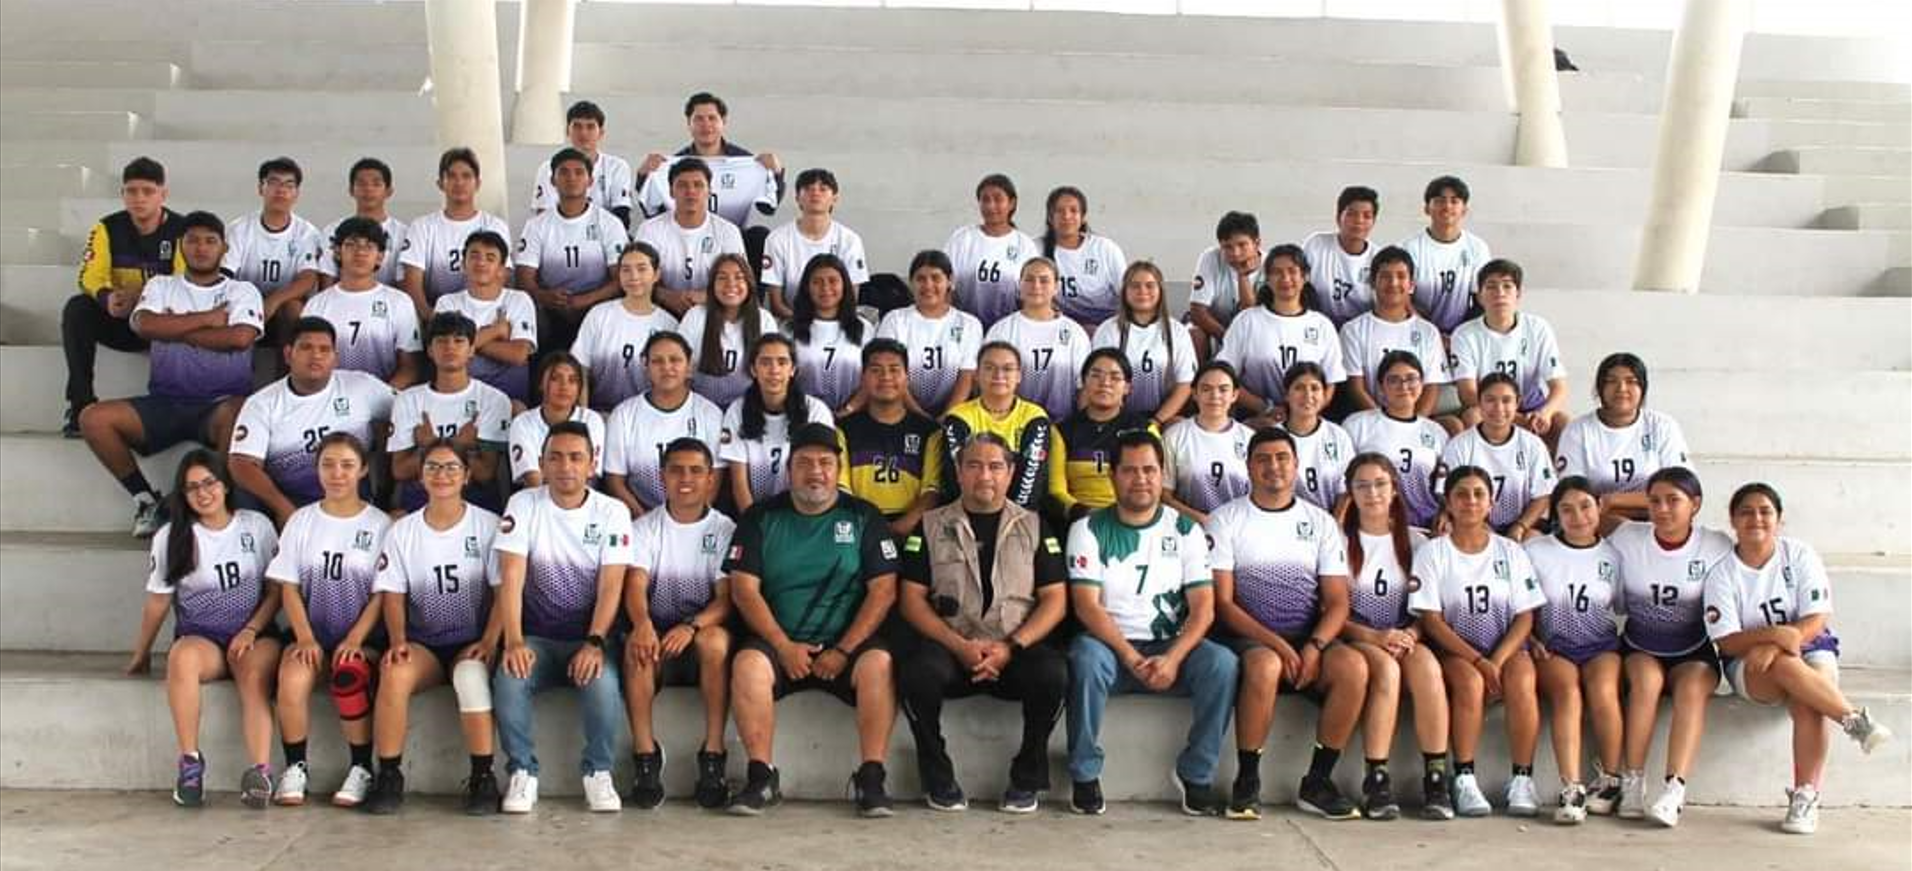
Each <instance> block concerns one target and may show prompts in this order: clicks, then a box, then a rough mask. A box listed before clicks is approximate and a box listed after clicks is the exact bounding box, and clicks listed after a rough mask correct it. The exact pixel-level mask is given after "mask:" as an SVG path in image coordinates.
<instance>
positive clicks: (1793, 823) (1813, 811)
mask: <svg viewBox="0 0 1912 871" xmlns="http://www.w3.org/2000/svg"><path fill="white" fill-rule="evenodd" d="M1779 830H1780V831H1782V832H1785V833H1787V834H1789V835H1810V834H1812V833H1813V832H1816V831H1819V790H1816V789H1813V788H1812V786H1811V785H1810V784H1808V785H1806V786H1795V787H1793V788H1792V789H1789V790H1786V818H1785V819H1784V820H1781V821H1780V823H1779Z"/></svg>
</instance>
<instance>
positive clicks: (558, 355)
mask: <svg viewBox="0 0 1912 871" xmlns="http://www.w3.org/2000/svg"><path fill="white" fill-rule="evenodd" d="M560 366H564V367H567V368H569V369H570V370H571V372H572V373H573V374H575V375H577V376H578V401H577V404H576V405H574V406H572V411H573V413H575V412H576V411H577V409H580V408H589V407H590V405H591V370H590V368H589V367H587V366H585V365H584V361H582V360H579V359H578V358H577V357H576V356H575V355H573V354H572V353H571V352H570V351H552V352H550V353H548V354H546V355H544V359H543V360H540V361H538V403H539V404H540V405H542V404H544V382H545V379H548V378H550V377H551V370H553V369H556V368H558V367H560ZM419 456H421V457H422V456H424V454H419Z"/></svg>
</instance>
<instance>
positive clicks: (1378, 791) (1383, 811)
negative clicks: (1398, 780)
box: [1361, 771, 1401, 820]
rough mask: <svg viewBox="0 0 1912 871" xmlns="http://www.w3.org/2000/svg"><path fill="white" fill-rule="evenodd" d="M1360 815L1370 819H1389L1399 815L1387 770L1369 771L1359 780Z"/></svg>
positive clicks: (1399, 810) (1399, 807) (1399, 809)
mask: <svg viewBox="0 0 1912 871" xmlns="http://www.w3.org/2000/svg"><path fill="white" fill-rule="evenodd" d="M1361 815H1362V816H1364V817H1367V818H1368V819H1371V820H1391V819H1394V818H1395V817H1398V816H1400V815H1401V805H1400V804H1399V803H1397V802H1395V800H1394V785H1393V784H1392V783H1391V782H1390V781H1389V778H1388V773H1387V772H1385V771H1370V772H1368V776H1367V777H1365V778H1363V779H1362V780H1361Z"/></svg>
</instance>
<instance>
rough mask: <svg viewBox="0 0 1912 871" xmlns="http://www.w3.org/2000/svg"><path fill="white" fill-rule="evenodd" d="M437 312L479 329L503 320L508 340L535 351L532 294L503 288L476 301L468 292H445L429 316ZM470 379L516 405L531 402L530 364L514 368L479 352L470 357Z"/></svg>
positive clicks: (535, 335) (433, 306) (535, 309)
mask: <svg viewBox="0 0 1912 871" xmlns="http://www.w3.org/2000/svg"><path fill="white" fill-rule="evenodd" d="M439 312H457V313H459V314H461V315H464V316H465V317H468V318H471V322H472V323H474V324H477V325H478V329H480V330H482V329H484V328H486V327H489V326H491V325H492V324H493V323H495V322H496V321H497V320H498V319H500V318H503V319H504V320H505V322H506V323H507V324H509V325H510V327H511V334H510V335H509V336H508V337H507V339H508V340H509V341H513V342H519V341H523V342H530V343H531V350H532V351H533V352H534V353H535V352H536V351H537V349H538V307H537V304H536V303H533V302H532V301H531V294H528V293H525V292H524V291H522V290H514V289H512V288H509V287H507V288H503V289H501V290H500V291H499V293H498V296H496V297H494V298H492V299H479V298H478V297H476V296H473V295H472V293H471V291H469V290H461V291H458V292H457V293H448V294H446V295H444V296H441V297H439V298H438V302H436V303H434V304H433V305H432V313H433V314H437V313H439ZM471 377H473V378H476V379H478V380H479V381H483V382H485V383H486V384H489V385H491V386H493V387H496V388H498V389H499V390H502V391H504V394H505V395H506V396H509V397H511V398H512V399H516V400H518V401H519V402H529V401H531V364H530V363H529V362H526V363H524V364H521V365H517V366H513V365H510V364H507V363H502V362H500V361H497V360H493V359H491V358H490V357H487V356H485V355H484V353H483V352H482V351H481V352H478V353H475V354H472V355H471Z"/></svg>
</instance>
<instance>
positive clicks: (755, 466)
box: [717, 396, 836, 502]
mask: <svg viewBox="0 0 1912 871" xmlns="http://www.w3.org/2000/svg"><path fill="white" fill-rule="evenodd" d="M744 402H745V400H743V399H738V400H737V401H736V402H733V403H731V404H730V407H729V408H726V409H724V423H723V429H722V430H721V434H720V435H718V437H717V459H719V460H722V461H723V463H724V464H725V465H738V464H742V465H743V466H744V468H745V469H747V470H748V473H749V476H750V498H752V499H755V500H757V501H759V502H761V501H763V500H765V499H769V498H770V497H772V496H775V495H777V494H778V493H782V492H783V491H785V490H788V489H790V463H789V461H788V457H789V448H790V419H789V416H788V415H784V414H765V415H764V416H763V434H762V435H760V436H758V437H756V438H751V439H747V438H744V437H743V427H744ZM804 403H805V404H804V409H805V411H806V413H807V414H808V415H809V417H810V423H821V424H827V425H829V426H831V427H834V426H836V418H835V417H834V416H832V415H831V414H830V407H829V406H827V405H824V404H823V400H821V399H818V398H816V397H814V396H806V397H804Z"/></svg>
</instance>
